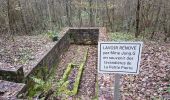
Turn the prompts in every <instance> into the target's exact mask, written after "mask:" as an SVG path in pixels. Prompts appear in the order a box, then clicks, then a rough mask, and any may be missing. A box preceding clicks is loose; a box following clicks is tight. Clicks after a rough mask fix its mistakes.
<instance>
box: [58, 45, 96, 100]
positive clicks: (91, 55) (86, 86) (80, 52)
mask: <svg viewBox="0 0 170 100" xmlns="http://www.w3.org/2000/svg"><path fill="white" fill-rule="evenodd" d="M87 49H88V57H87V62H86V64H85V66H84V70H83V73H82V78H81V80H80V84H79V90H78V94H77V95H76V96H74V97H71V96H70V97H68V98H80V97H81V98H82V97H86V98H87V97H88V98H92V97H94V96H95V83H96V74H97V68H96V66H97V64H96V63H97V58H96V57H97V48H96V46H91V45H71V46H70V47H69V49H68V51H67V52H66V53H65V54H64V55H62V59H61V61H60V63H59V65H58V67H57V72H56V79H55V80H59V79H61V77H62V75H63V74H64V70H65V69H66V67H67V65H68V63H74V64H80V63H81V62H82V61H83V58H84V56H85V53H86V50H87ZM64 97H65V96H63V97H60V98H64Z"/></svg>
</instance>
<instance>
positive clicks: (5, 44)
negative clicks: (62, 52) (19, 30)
mask: <svg viewBox="0 0 170 100" xmlns="http://www.w3.org/2000/svg"><path fill="white" fill-rule="evenodd" d="M53 45H54V42H52V41H51V39H49V38H48V37H47V36H45V35H38V36H14V37H13V39H8V40H7V39H5V38H2V37H0V65H1V68H2V67H3V68H5V69H8V68H17V67H18V66H23V69H24V73H25V74H26V73H28V72H29V71H30V70H31V69H32V68H31V66H32V65H34V64H35V63H36V62H37V61H38V60H39V59H40V58H41V57H42V56H43V54H44V53H45V52H46V51H48V50H49V49H50V48H51V47H52V46H53Z"/></svg>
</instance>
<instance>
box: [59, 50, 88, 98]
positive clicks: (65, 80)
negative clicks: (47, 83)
mask: <svg viewBox="0 0 170 100" xmlns="http://www.w3.org/2000/svg"><path fill="white" fill-rule="evenodd" d="M87 55H88V49H87V50H86V53H85V56H84V58H83V62H82V63H81V64H80V65H79V66H77V65H76V64H73V63H69V64H68V66H67V69H66V70H65V72H64V75H63V77H62V79H61V80H60V82H59V85H60V87H59V88H58V92H57V94H59V95H60V94H62V93H63V94H66V95H70V96H72V95H76V94H77V92H78V87H79V84H80V79H81V76H82V72H83V68H84V65H85V63H86V60H87ZM74 67H78V68H79V69H78V73H77V77H76V79H75V82H74V85H73V90H71V91H70V90H68V89H67V87H68V85H69V81H68V76H69V74H70V72H71V71H72V69H73V68H74Z"/></svg>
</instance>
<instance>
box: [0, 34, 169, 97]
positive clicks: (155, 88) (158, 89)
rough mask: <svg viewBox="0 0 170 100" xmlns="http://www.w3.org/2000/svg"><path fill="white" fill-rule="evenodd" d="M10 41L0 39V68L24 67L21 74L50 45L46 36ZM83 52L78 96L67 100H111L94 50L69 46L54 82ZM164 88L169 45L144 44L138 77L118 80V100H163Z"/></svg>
mask: <svg viewBox="0 0 170 100" xmlns="http://www.w3.org/2000/svg"><path fill="white" fill-rule="evenodd" d="M125 37H126V36H125ZM130 38H133V37H130ZM115 39H118V37H116V38H115ZM14 40H15V42H13V41H11V40H4V39H2V38H0V66H1V67H2V66H5V67H9V68H11V67H15V66H16V67H17V66H25V67H24V72H25V73H27V72H28V71H29V70H30V69H31V68H30V67H29V66H31V65H32V64H35V63H36V61H37V60H38V59H39V58H41V56H42V55H43V53H44V52H46V51H48V50H49V48H51V47H52V46H53V45H54V42H52V41H51V40H50V39H49V38H47V36H17V37H14ZM86 49H89V51H88V57H87V63H86V65H85V66H84V68H85V69H84V71H83V74H82V79H81V81H80V86H79V91H78V95H76V96H72V97H71V96H70V97H69V99H70V100H72V99H73V98H81V99H82V100H91V99H92V98H98V99H99V100H111V99H113V91H114V75H111V74H97V46H89V45H85V46H82V45H71V46H70V47H69V50H68V51H67V52H66V53H65V54H64V55H62V60H61V62H60V63H59V67H58V68H57V72H56V77H55V81H57V80H59V79H61V77H62V75H63V73H64V70H65V69H66V66H67V65H68V63H76V64H79V63H80V62H81V60H82V59H83V55H84V53H85V50H86ZM97 79H98V80H97ZM96 82H97V83H98V85H97V86H98V87H97V86H96ZM54 87H55V86H54ZM168 88H170V43H165V42H154V41H150V40H146V41H144V45H143V51H142V56H141V64H140V71H139V74H138V75H122V77H121V88H120V91H121V98H122V100H155V99H156V100H161V99H162V98H163V97H164V98H168V96H170V89H168ZM54 89H55V88H54ZM168 90H169V92H168ZM96 93H99V94H98V95H97V94H96ZM96 95H97V96H96ZM63 96H64V95H63ZM169 98H170V97H169Z"/></svg>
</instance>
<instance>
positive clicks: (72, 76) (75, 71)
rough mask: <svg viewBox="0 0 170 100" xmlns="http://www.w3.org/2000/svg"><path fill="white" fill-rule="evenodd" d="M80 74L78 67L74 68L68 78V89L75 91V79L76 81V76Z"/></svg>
mask: <svg viewBox="0 0 170 100" xmlns="http://www.w3.org/2000/svg"><path fill="white" fill-rule="evenodd" d="M77 74H78V68H77V67H73V69H72V70H71V73H70V74H69V76H68V81H69V84H68V87H67V88H68V89H69V90H70V91H71V90H73V87H74V83H75V79H76V75H77Z"/></svg>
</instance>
